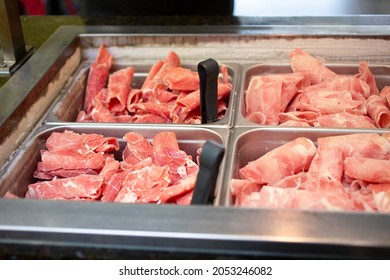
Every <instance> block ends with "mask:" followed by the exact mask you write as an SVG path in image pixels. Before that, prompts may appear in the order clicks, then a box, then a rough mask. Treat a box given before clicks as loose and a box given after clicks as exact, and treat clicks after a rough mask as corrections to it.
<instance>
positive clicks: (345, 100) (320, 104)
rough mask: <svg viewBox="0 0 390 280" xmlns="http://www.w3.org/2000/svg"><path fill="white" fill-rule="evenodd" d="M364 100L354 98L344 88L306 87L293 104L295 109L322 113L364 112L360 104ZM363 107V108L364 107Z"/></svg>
mask: <svg viewBox="0 0 390 280" xmlns="http://www.w3.org/2000/svg"><path fill="white" fill-rule="evenodd" d="M364 102H365V100H364V98H363V100H354V98H353V96H352V93H350V92H348V91H345V90H329V89H327V88H325V89H318V90H317V89H316V90H310V88H308V89H307V90H305V91H304V92H303V94H302V95H301V97H300V99H299V101H298V102H297V103H296V104H295V106H296V108H297V110H301V111H311V112H317V113H320V114H323V115H326V114H335V113H341V112H345V111H348V112H354V113H357V114H361V115H363V114H365V113H366V112H365V110H363V111H362V110H361V108H360V107H361V105H362V104H364ZM364 109H365V108H364Z"/></svg>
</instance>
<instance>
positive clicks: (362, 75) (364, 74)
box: [355, 61, 379, 95]
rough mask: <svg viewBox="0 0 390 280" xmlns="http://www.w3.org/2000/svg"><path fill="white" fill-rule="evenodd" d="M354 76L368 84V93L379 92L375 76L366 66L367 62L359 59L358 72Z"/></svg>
mask: <svg viewBox="0 0 390 280" xmlns="http://www.w3.org/2000/svg"><path fill="white" fill-rule="evenodd" d="M355 77H356V78H359V79H361V80H363V81H365V82H366V83H367V84H368V85H369V86H370V93H371V94H376V95H378V94H379V90H378V87H377V85H376V81H375V77H374V75H373V74H372V73H371V70H370V68H369V67H368V64H367V62H365V61H361V62H360V64H359V74H356V75H355Z"/></svg>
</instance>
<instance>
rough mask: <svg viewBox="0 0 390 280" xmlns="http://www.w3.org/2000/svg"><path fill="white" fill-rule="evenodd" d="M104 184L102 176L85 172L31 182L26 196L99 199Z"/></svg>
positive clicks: (36, 197)
mask: <svg viewBox="0 0 390 280" xmlns="http://www.w3.org/2000/svg"><path fill="white" fill-rule="evenodd" d="M102 184H103V177H102V176H99V175H85V174H83V175H79V176H76V177H71V178H64V179H56V180H51V181H45V182H38V183H35V184H30V185H29V186H28V191H27V192H26V195H25V197H26V198H35V199H97V198H98V197H99V195H100V188H101V186H102Z"/></svg>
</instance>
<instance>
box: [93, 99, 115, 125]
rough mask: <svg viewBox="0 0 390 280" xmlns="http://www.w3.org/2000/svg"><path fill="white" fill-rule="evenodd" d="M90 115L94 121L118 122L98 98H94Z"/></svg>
mask: <svg viewBox="0 0 390 280" xmlns="http://www.w3.org/2000/svg"><path fill="white" fill-rule="evenodd" d="M90 115H91V118H92V120H93V121H94V122H117V120H116V119H115V117H114V116H113V115H112V113H111V112H110V110H108V109H107V108H106V107H105V106H104V105H103V103H102V102H101V101H100V100H99V99H97V98H94V99H93V100H92V110H91V114H90Z"/></svg>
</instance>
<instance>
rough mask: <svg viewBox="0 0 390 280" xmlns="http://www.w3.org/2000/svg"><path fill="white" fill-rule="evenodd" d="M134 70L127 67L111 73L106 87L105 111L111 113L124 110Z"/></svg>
mask: <svg viewBox="0 0 390 280" xmlns="http://www.w3.org/2000/svg"><path fill="white" fill-rule="evenodd" d="M133 75H134V68H133V67H127V68H124V69H120V70H118V71H115V72H114V73H112V74H111V75H110V77H109V79H108V85H107V89H108V92H107V97H106V98H107V99H106V103H107V109H108V110H110V112H112V113H116V112H123V110H125V108H126V104H127V97H128V96H129V92H130V84H131V81H132V79H133Z"/></svg>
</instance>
